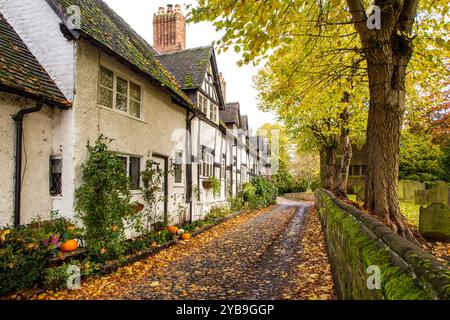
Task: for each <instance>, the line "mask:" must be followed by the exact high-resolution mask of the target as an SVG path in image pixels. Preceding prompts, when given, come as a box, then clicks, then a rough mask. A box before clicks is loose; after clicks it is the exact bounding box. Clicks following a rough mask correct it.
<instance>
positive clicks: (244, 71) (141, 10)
mask: <svg viewBox="0 0 450 320" xmlns="http://www.w3.org/2000/svg"><path fill="white" fill-rule="evenodd" d="M105 1H106V3H107V4H108V5H109V6H110V7H111V8H112V9H114V10H115V11H116V12H117V13H118V14H119V15H120V16H121V17H122V18H124V19H125V21H126V22H127V23H129V24H130V25H131V26H132V27H133V28H134V29H135V30H136V31H137V32H138V33H139V34H140V35H141V36H142V37H144V39H145V40H147V41H148V42H149V43H150V44H153V14H154V13H156V12H157V11H158V7H160V6H161V7H166V6H167V4H173V5H175V4H181V5H184V4H193V5H195V4H196V2H197V1H195V0H181V1H179V2H176V1H169V0H126V1H124V0H105ZM183 8H184V6H183ZM219 38H220V33H218V32H216V31H215V28H214V27H213V26H212V25H211V24H210V23H206V22H202V23H198V24H190V25H188V27H187V47H188V48H195V47H200V46H205V45H208V44H211V43H212V42H213V41H214V40H218V39H219ZM216 54H217V51H216ZM217 58H218V67H219V71H220V72H222V73H223V75H224V77H225V80H226V82H227V101H228V102H232V101H239V102H240V103H241V113H242V114H248V115H249V121H250V127H252V128H253V129H257V128H259V127H260V126H261V125H263V124H264V123H265V122H271V123H274V122H275V117H274V116H273V115H272V114H269V113H263V112H261V111H259V110H258V109H257V108H256V95H257V91H256V90H255V89H254V88H253V82H252V77H253V75H254V74H256V72H257V70H258V68H256V67H253V66H251V65H249V66H243V67H238V66H237V65H236V62H237V61H238V60H239V55H237V54H236V53H234V52H233V51H232V50H228V51H227V52H226V53H221V54H220V55H219V56H218V57H217Z"/></svg>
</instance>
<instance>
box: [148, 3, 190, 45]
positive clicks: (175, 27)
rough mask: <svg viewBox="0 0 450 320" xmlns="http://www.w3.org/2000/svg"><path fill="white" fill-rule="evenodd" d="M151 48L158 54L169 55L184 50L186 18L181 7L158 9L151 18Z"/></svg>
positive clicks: (168, 6)
mask: <svg viewBox="0 0 450 320" xmlns="http://www.w3.org/2000/svg"><path fill="white" fill-rule="evenodd" d="M153 47H154V48H155V49H156V51H158V52H159V53H171V52H176V51H181V50H184V49H186V17H185V16H184V15H183V13H182V12H181V6H180V5H179V4H177V5H175V10H174V9H173V5H171V4H169V5H167V10H166V11H164V8H163V7H160V8H159V10H158V13H157V14H155V15H154V17H153Z"/></svg>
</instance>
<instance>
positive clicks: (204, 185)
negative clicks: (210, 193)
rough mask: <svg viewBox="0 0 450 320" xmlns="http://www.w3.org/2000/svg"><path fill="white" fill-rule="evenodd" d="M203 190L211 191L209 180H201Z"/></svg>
mask: <svg viewBox="0 0 450 320" xmlns="http://www.w3.org/2000/svg"><path fill="white" fill-rule="evenodd" d="M202 185H203V189H208V190H209V189H211V188H212V181H211V180H203V181H202Z"/></svg>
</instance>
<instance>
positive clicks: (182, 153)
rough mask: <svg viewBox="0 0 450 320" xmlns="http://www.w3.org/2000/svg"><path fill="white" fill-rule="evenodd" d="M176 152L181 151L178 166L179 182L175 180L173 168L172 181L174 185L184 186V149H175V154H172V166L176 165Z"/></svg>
mask: <svg viewBox="0 0 450 320" xmlns="http://www.w3.org/2000/svg"><path fill="white" fill-rule="evenodd" d="M177 153H181V163H180V167H181V181H180V182H177V181H176V177H175V169H174V175H173V181H174V185H175V186H184V166H183V157H184V151H183V150H175V156H174V159H173V165H174V166H175V165H176V160H177Z"/></svg>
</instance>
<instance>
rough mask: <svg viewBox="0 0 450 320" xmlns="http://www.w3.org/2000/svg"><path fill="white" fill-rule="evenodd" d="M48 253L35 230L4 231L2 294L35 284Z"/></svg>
mask: <svg viewBox="0 0 450 320" xmlns="http://www.w3.org/2000/svg"><path fill="white" fill-rule="evenodd" d="M47 252H48V251H47V249H46V248H45V247H44V246H43V245H42V241H41V238H40V234H39V233H38V232H36V230H33V229H31V228H28V227H23V228H20V229H13V230H10V229H5V230H1V231H0V295H3V294H6V293H8V292H11V291H13V290H18V289H23V288H27V287H30V286H32V285H33V284H35V283H36V282H37V281H38V280H39V279H40V277H41V275H42V271H43V269H44V268H45V265H46V260H45V256H46V255H47Z"/></svg>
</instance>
